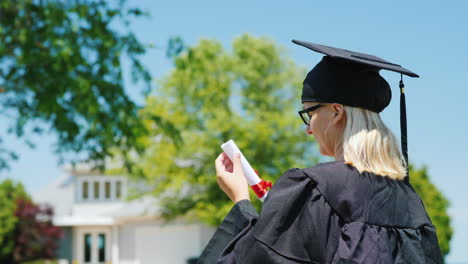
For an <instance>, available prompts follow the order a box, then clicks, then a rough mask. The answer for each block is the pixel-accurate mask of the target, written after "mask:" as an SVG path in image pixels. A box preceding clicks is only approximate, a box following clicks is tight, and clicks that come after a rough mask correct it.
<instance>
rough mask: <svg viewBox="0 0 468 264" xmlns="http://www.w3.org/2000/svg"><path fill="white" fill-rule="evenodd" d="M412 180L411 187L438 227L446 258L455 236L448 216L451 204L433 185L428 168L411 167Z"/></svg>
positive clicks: (441, 246) (437, 230)
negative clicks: (451, 240)
mask: <svg viewBox="0 0 468 264" xmlns="http://www.w3.org/2000/svg"><path fill="white" fill-rule="evenodd" d="M410 179H411V185H412V186H413V188H414V190H415V191H416V192H417V193H418V194H419V196H420V197H421V199H422V200H423V202H424V206H425V207H426V211H427V213H428V215H429V217H430V218H431V220H432V223H433V224H434V226H435V227H436V232H437V238H438V239H439V246H440V250H441V251H442V254H443V255H444V256H446V255H447V254H448V253H449V252H450V239H451V238H452V235H453V230H452V227H451V226H450V216H449V215H448V214H447V209H448V207H449V202H448V200H447V199H446V198H445V197H444V196H443V195H442V193H441V192H440V191H439V190H438V189H437V187H436V186H435V185H434V184H432V183H431V181H430V178H429V174H428V173H427V167H425V166H424V167H422V168H414V167H413V166H410Z"/></svg>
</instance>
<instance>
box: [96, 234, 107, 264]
mask: <svg viewBox="0 0 468 264" xmlns="http://www.w3.org/2000/svg"><path fill="white" fill-rule="evenodd" d="M98 258H99V262H100V263H101V262H102V263H103V262H104V261H106V236H105V234H103V233H100V234H99V235H98Z"/></svg>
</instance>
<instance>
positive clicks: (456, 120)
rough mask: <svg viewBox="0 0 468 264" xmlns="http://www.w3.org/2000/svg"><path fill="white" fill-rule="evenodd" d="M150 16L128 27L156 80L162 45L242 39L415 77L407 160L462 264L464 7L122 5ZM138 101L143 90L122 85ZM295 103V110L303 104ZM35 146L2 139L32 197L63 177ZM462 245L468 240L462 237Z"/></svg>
mask: <svg viewBox="0 0 468 264" xmlns="http://www.w3.org/2000/svg"><path fill="white" fill-rule="evenodd" d="M129 3H130V4H133V5H138V6H139V7H140V8H142V9H144V10H147V11H149V12H150V13H151V18H149V19H141V20H139V21H135V23H133V26H132V28H133V29H134V30H135V31H136V33H137V35H138V36H139V37H140V38H141V40H142V41H144V42H147V43H154V44H155V45H156V48H155V49H151V50H150V51H149V52H148V54H147V55H145V57H144V58H143V61H144V63H145V64H146V65H147V66H148V67H149V69H150V71H151V73H152V75H153V76H154V78H155V79H158V78H160V77H161V76H163V75H164V74H165V73H167V71H168V70H169V69H170V68H171V67H172V64H171V62H170V61H169V60H167V59H166V58H165V49H166V47H167V40H168V39H169V38H170V37H173V36H180V37H182V38H183V39H184V41H185V42H186V43H187V44H189V45H192V44H196V43H197V42H198V40H199V39H200V38H208V39H217V40H219V41H221V42H222V43H223V44H224V45H226V47H229V45H230V43H231V41H232V40H233V38H235V37H236V36H239V35H241V34H242V33H245V32H247V33H250V34H252V35H254V36H267V37H269V38H271V39H273V40H275V41H276V42H277V43H278V44H280V45H282V46H284V47H285V48H286V50H287V52H288V54H289V56H290V57H291V58H292V59H293V60H294V61H296V63H298V64H300V65H303V66H305V67H307V68H311V67H313V65H315V64H316V63H317V62H318V61H319V60H320V58H321V55H319V54H314V53H313V52H308V51H307V50H306V49H304V48H302V47H299V46H296V45H293V44H292V43H291V42H290V41H291V39H299V40H306V41H310V42H316V43H321V44H325V45H331V46H336V47H340V48H345V49H349V50H354V51H360V52H364V53H370V54H373V55H377V56H379V57H382V58H384V59H386V60H389V61H391V62H394V63H397V64H400V65H402V66H403V67H405V68H408V69H410V70H412V71H414V72H416V73H418V74H419V75H420V76H421V78H418V79H413V78H409V77H406V78H405V84H406V94H407V112H408V120H409V124H408V138H409V155H410V161H411V162H412V163H414V164H416V165H417V166H422V165H427V166H428V168H429V173H430V175H431V179H432V181H433V182H434V183H435V184H436V185H437V186H438V188H439V189H440V190H441V191H442V192H443V193H444V195H445V196H446V197H448V199H449V200H450V202H451V208H450V211H449V212H450V214H451V216H452V225H453V227H454V229H455V236H454V237H453V239H452V243H451V253H450V255H449V256H448V258H447V260H448V262H449V263H450V262H452V263H463V262H466V263H468V250H467V248H466V245H467V241H466V239H467V238H468V228H467V227H466V226H463V224H465V225H466V224H467V223H468V205H467V202H468V199H467V198H466V197H467V196H466V187H465V186H468V143H467V139H466V135H468V118H467V116H466V115H467V114H468V111H467V109H466V105H467V102H466V98H467V97H468V65H467V62H468V51H467V50H466V49H467V47H468V15H467V13H468V1H465V0H452V1H443V2H442V1H401V0H398V1H385V2H384V1H341V2H338V1H327V2H326V1H312V0H309V1H272V0H270V1H245V0H238V1H229V2H228V1H219V0H218V1H214V0H213V1H203V0H200V1H175V0H173V1H164V2H162V1H161V2H160V1H149V0H144V1H143V0H139V1H136V0H129ZM381 74H382V75H383V76H384V77H385V78H386V79H387V81H388V82H389V83H390V85H391V86H392V87H393V99H394V100H393V101H392V103H391V104H390V106H389V107H388V108H387V109H386V110H385V111H384V112H383V114H382V117H383V119H384V121H385V122H386V123H387V124H388V126H389V127H390V128H391V129H392V130H393V131H394V132H395V134H396V135H397V136H398V137H399V103H398V90H397V85H398V81H399V75H398V74H396V73H392V72H386V71H383V72H381ZM127 90H128V92H129V94H130V95H131V96H132V97H133V98H134V99H135V100H137V101H139V102H141V96H140V95H139V94H140V88H139V87H138V86H134V85H128V89H127ZM299 103H300V102H298V108H299V107H300V104H299ZM34 139H35V142H36V143H37V148H36V149H34V150H30V149H28V148H27V147H26V146H25V145H24V144H23V143H21V141H18V140H15V139H14V138H12V137H8V138H7V140H8V141H7V142H8V144H7V146H9V147H11V148H13V149H16V150H17V152H18V153H19V154H20V160H19V161H18V162H15V163H12V164H11V167H12V169H11V170H10V171H9V172H2V173H1V174H0V175H1V177H2V178H4V177H12V178H15V179H17V180H21V181H23V182H24V184H25V186H26V188H27V189H28V191H30V192H35V191H38V190H39V189H40V188H41V187H42V186H44V185H46V184H47V183H50V182H51V181H53V180H54V179H56V178H57V177H59V176H60V174H61V173H62V172H61V170H60V168H59V167H58V166H57V157H56V156H54V154H53V153H52V148H51V145H52V144H53V143H54V137H53V135H49V136H43V137H34ZM464 239H465V240H464Z"/></svg>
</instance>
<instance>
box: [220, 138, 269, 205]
mask: <svg viewBox="0 0 468 264" xmlns="http://www.w3.org/2000/svg"><path fill="white" fill-rule="evenodd" d="M221 149H222V150H223V151H224V152H225V153H226V154H227V155H228V157H229V159H230V160H231V161H233V160H234V154H235V153H237V152H239V153H240V154H241V165H242V170H243V171H244V174H245V179H246V180H247V183H248V184H249V185H250V186H252V185H256V184H258V183H260V182H261V181H262V180H261V179H260V177H258V175H257V173H255V171H254V169H253V168H252V166H250V163H249V162H248V161H247V159H245V157H244V155H243V154H242V152H241V151H240V150H239V148H238V147H237V145H236V143H234V140H232V139H230V140H229V141H227V142H225V143H224V144H222V145H221ZM267 195H268V191H267V192H266V193H265V195H264V196H263V197H261V198H260V200H262V201H263V200H264V199H265V198H266V197H267Z"/></svg>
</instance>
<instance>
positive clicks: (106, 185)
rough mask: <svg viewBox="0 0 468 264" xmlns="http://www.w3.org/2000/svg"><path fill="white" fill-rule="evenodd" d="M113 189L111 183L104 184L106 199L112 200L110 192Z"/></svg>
mask: <svg viewBox="0 0 468 264" xmlns="http://www.w3.org/2000/svg"><path fill="white" fill-rule="evenodd" d="M110 189H111V184H110V182H108V181H107V182H105V184H104V198H105V199H110V198H111V193H110V191H111V190H110Z"/></svg>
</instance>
